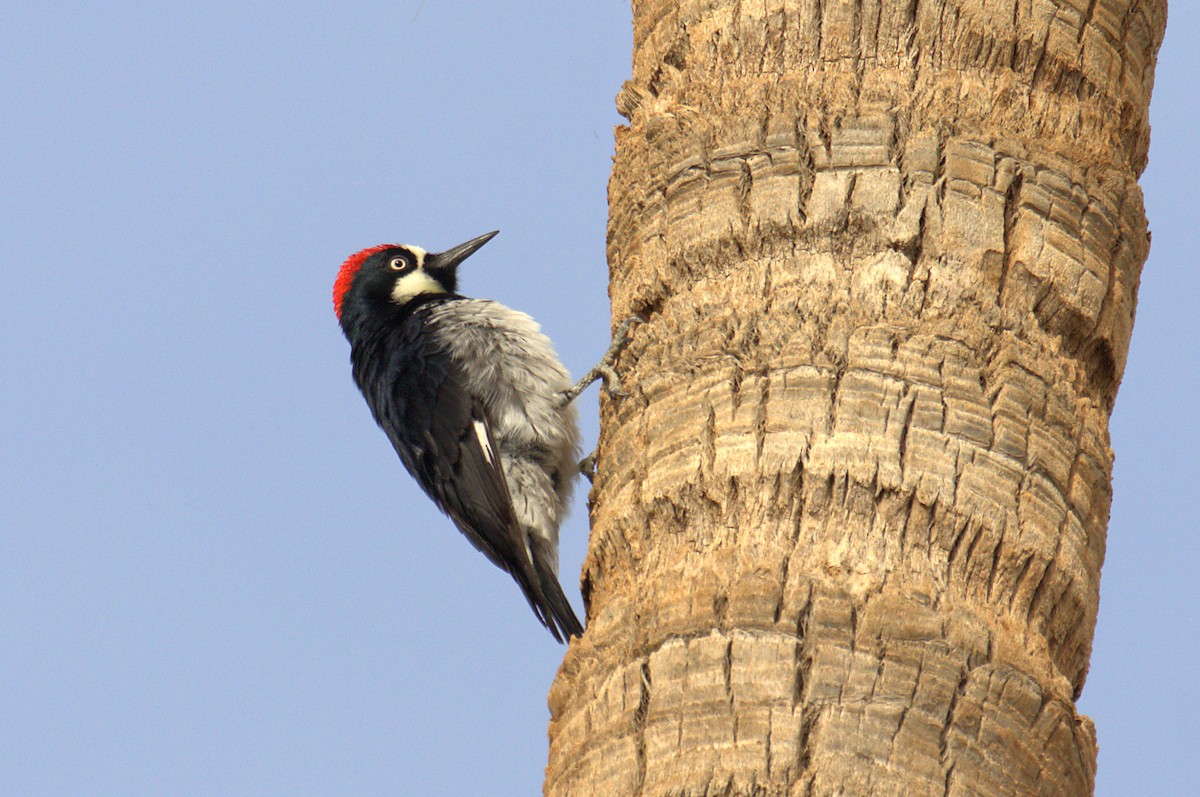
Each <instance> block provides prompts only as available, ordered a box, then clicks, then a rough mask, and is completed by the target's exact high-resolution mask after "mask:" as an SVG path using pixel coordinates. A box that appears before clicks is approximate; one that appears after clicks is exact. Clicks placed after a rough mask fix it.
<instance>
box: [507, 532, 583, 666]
mask: <svg viewBox="0 0 1200 797" xmlns="http://www.w3.org/2000/svg"><path fill="white" fill-rule="evenodd" d="M532 553H533V562H532V565H533V566H532V567H530V568H529V569H528V570H527V571H526V572H522V573H513V578H515V579H516V582H517V583H518V584H519V585H520V586H521V591H522V592H524V593H525V600H527V601H529V606H530V608H532V609H533V613H534V614H536V615H537V618H538V620H540V621H541V622H542V625H544V626H546V628H547V629H549V631H550V633H551V634H552V635H553V636H554V638H555V639H556V640H557V641H559V642H566V641H567V640H568V639H569V638H571V637H573V636H583V624H582V623H580V622H579V618H578V617H576V616H575V610H574V609H572V608H571V603H570V602H569V601H568V600H567V596H566V595H565V594H564V593H563V588H562V585H561V584H559V583H558V578H557V577H556V576H555V575H554V565H553V560H552V559H549V558H548V557H552V556H554V552H553V551H544V550H542V548H541V546H537V545H535V546H534V548H533V551H532ZM556 558H557V557H556Z"/></svg>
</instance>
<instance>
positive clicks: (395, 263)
mask: <svg viewBox="0 0 1200 797" xmlns="http://www.w3.org/2000/svg"><path fill="white" fill-rule="evenodd" d="M388 266H390V267H391V268H392V270H394V271H403V270H404V269H405V268H407V266H408V261H407V260H405V259H404V258H402V257H393V258H392V259H391V261H389V262H388Z"/></svg>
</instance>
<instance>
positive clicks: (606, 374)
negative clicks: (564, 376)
mask: <svg viewBox="0 0 1200 797" xmlns="http://www.w3.org/2000/svg"><path fill="white" fill-rule="evenodd" d="M645 320H646V319H644V318H642V317H641V316H640V315H631V316H629V318H626V319H625V320H624V321H622V322H621V325H620V326H619V327H617V331H616V332H614V333H613V339H612V344H611V345H610V346H609V347H608V351H606V352H605V353H604V356H603V357H601V358H600V362H598V363H596V365H595V367H594V368H592V370H590V371H588V372H587V373H586V374H584V375H583V378H582V379H580V380H579V381H578V382H576V383H575V386H574V387H572V388H571V389H570V390H565V391H563V394H562V397H563V398H562V403H563V406H566V405H567V404H570V403H571V402H572V401H574V400H575V399H576V398H578V397H579V394H580V393H582V392H583V391H585V390H587V389H588V387H589V386H590V385H591V384H592V383H593V382H595V381H596V380H598V379H599V380H603V381H604V389H605V390H606V391H607V392H608V394H609V395H610V396H616V397H619V398H624V397H626V396H628V395H629V394H628V393H625V392H624V391H623V390H621V379H620V377H618V376H617V372H616V369H614V368H613V364H614V363H616V361H617V357H619V356H620V355H621V350H622V349H623V348H625V344H626V343H628V342H629V330H630V329H632V328H633V325H634V324H641V323H644V322H645Z"/></svg>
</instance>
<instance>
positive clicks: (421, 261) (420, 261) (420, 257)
mask: <svg viewBox="0 0 1200 797" xmlns="http://www.w3.org/2000/svg"><path fill="white" fill-rule="evenodd" d="M404 248H405V249H407V250H408V251H410V252H412V253H413V255H415V256H416V258H417V268H421V267H422V266H424V265H425V256H426V255H427V254H429V253H428V252H426V251H425V250H424V249H422V248H421V247H419V246H411V245H409V244H404Z"/></svg>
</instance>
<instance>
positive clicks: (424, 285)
mask: <svg viewBox="0 0 1200 797" xmlns="http://www.w3.org/2000/svg"><path fill="white" fill-rule="evenodd" d="M418 257H420V255H418ZM445 292H446V289H445V288H443V287H442V285H441V283H440V282H438V281H437V280H435V279H434V278H433V277H431V276H429V275H428V274H426V273H425V272H424V271H422V270H421V269H420V268H418V269H417V270H416V271H413V272H411V273H409V274H405V275H404V276H403V277H401V278H400V279H398V280H396V284H395V286H394V287H393V288H392V301H393V302H395V303H396V304H407V303H408V301H409V299H412V298H414V297H416V296H420V295H421V294H423V293H445Z"/></svg>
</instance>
